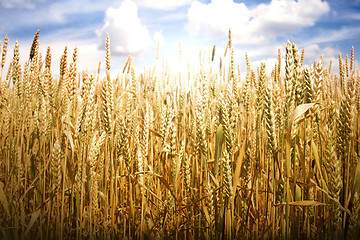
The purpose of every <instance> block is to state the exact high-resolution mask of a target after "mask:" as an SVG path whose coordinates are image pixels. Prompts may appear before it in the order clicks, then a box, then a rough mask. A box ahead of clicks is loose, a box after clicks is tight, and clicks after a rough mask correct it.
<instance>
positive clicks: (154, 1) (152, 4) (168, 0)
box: [136, 0, 193, 10]
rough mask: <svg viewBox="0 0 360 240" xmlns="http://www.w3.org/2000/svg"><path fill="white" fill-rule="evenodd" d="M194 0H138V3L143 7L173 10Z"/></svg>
mask: <svg viewBox="0 0 360 240" xmlns="http://www.w3.org/2000/svg"><path fill="white" fill-rule="evenodd" d="M192 1H193V0H137V1H136V3H137V4H138V5H139V6H141V7H147V8H154V9H161V10H173V9H175V8H178V7H182V6H186V5H190V3H191V2H192Z"/></svg>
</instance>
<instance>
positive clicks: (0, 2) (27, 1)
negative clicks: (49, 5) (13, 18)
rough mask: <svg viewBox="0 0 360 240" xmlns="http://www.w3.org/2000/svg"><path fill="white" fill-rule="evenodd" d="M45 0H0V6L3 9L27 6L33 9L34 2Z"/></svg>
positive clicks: (43, 0)
mask: <svg viewBox="0 0 360 240" xmlns="http://www.w3.org/2000/svg"><path fill="white" fill-rule="evenodd" d="M45 1H46V0H0V7H3V8H5V9H11V8H27V9H34V8H35V7H36V4H38V3H43V2H45Z"/></svg>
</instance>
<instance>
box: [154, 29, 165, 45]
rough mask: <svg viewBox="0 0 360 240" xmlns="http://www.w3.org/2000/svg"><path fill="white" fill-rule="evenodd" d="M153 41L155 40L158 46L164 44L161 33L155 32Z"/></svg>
mask: <svg viewBox="0 0 360 240" xmlns="http://www.w3.org/2000/svg"><path fill="white" fill-rule="evenodd" d="M154 40H155V41H156V42H158V43H159V45H160V46H161V45H163V44H164V42H165V40H164V37H163V34H162V32H156V33H155V34H154Z"/></svg>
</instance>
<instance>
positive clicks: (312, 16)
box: [0, 0, 360, 74]
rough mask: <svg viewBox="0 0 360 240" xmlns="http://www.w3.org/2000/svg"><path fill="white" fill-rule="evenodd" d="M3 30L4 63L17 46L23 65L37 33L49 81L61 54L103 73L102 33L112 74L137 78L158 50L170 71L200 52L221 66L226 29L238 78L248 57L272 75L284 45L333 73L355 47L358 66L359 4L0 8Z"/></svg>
mask: <svg viewBox="0 0 360 240" xmlns="http://www.w3.org/2000/svg"><path fill="white" fill-rule="evenodd" d="M0 22H1V24H0V41H1V42H2V43H3V39H4V37H5V35H8V37H9V53H8V55H7V63H9V62H10V60H11V57H12V48H13V46H14V45H15V41H19V44H20V62H25V61H26V60H27V59H28V56H29V52H30V47H31V43H32V40H33V37H34V34H35V32H36V30H37V29H40V37H39V42H40V52H41V53H42V54H43V56H45V53H46V48H47V46H50V47H51V53H52V59H53V63H52V71H53V73H54V74H58V72H59V62H60V57H61V54H62V52H63V51H64V48H65V46H67V47H68V51H69V53H70V54H71V53H72V51H73V49H74V48H75V47H77V49H78V69H79V70H88V71H89V72H92V71H95V70H96V69H97V67H98V64H99V61H101V62H102V66H104V62H105V60H104V58H105V36H106V34H107V33H108V34H109V36H110V45H111V57H112V58H111V73H112V74H118V73H119V72H120V71H122V69H123V67H124V64H125V62H126V59H127V57H128V56H129V55H131V56H133V57H134V59H135V65H136V71H138V72H139V71H142V70H143V68H147V67H151V66H153V65H154V63H155V62H156V48H157V46H159V53H160V60H159V61H162V62H163V63H164V62H168V65H169V66H170V68H171V67H173V68H176V66H178V65H179V64H191V63H192V62H199V58H200V50H201V53H202V56H203V58H204V59H205V58H206V57H205V56H207V58H209V55H210V52H211V50H212V47H213V45H214V44H215V45H216V59H217V60H218V59H219V58H220V56H222V57H223V56H224V50H225V47H226V43H227V39H228V31H229V28H231V32H232V42H233V46H234V49H235V50H234V55H235V61H236V63H237V64H239V66H240V68H241V70H243V69H245V68H246V64H245V52H247V53H248V55H249V57H250V60H251V62H252V63H253V64H254V65H255V66H256V65H260V63H261V62H265V63H267V65H266V66H267V69H270V70H271V69H272V68H273V66H274V64H275V62H276V60H277V54H278V49H279V48H280V49H281V52H282V54H283V56H284V54H285V43H286V42H287V40H290V41H293V42H295V44H296V45H297V46H298V48H299V51H301V50H302V49H305V63H306V64H311V63H312V62H313V61H314V60H318V59H319V58H320V56H321V54H323V55H324V65H325V66H328V65H329V63H330V61H333V66H334V67H333V69H336V67H337V61H338V60H337V58H338V53H341V54H342V57H343V59H345V55H346V54H349V55H350V51H351V47H352V46H354V48H355V59H356V62H355V63H356V64H357V65H359V62H360V61H359V60H360V51H358V50H357V49H360V0H102V1H95V0H0ZM180 48H181V57H180V56H179V55H180V54H179V52H180V51H179V49H180ZM206 54H207V55H206ZM357 67H359V66H357ZM336 70H337V69H336ZM334 71H335V70H334Z"/></svg>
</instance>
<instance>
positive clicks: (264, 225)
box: [0, 31, 360, 239]
mask: <svg viewBox="0 0 360 240" xmlns="http://www.w3.org/2000/svg"><path fill="white" fill-rule="evenodd" d="M7 45H8V37H7V36H6V37H5V39H4V41H3V42H2V44H1V45H0V49H2V51H1V53H2V58H1V75H0V136H1V137H0V156H1V161H0V238H1V239H358V238H359V237H360V196H359V194H360V164H359V160H358V155H359V148H360V146H359V140H360V135H359V134H360V122H359V120H360V73H359V70H357V69H356V68H355V64H354V48H352V49H351V55H350V58H349V57H348V56H347V55H346V59H345V61H344V60H342V56H341V55H340V54H339V70H338V71H337V70H336V71H334V70H331V63H330V67H329V68H324V66H323V64H324V62H323V57H322V56H319V59H315V61H314V63H313V64H312V65H310V66H307V65H304V64H303V63H304V56H306V52H305V53H304V51H302V53H301V54H300V53H299V50H298V48H297V47H296V45H295V44H294V43H292V42H287V43H286V44H285V47H284V49H279V59H278V62H277V64H275V66H265V64H264V63H263V64H261V66H260V67H258V68H256V67H253V66H251V62H250V59H249V57H248V56H247V55H246V56H244V57H245V60H246V67H247V71H246V73H245V74H244V73H240V71H239V66H238V64H237V63H235V61H234V47H233V46H232V41H231V32H229V40H228V43H227V47H226V51H225V53H220V54H215V53H216V50H217V49H216V47H215V46H214V48H213V51H212V52H209V54H208V57H207V58H206V57H201V56H200V57H199V67H197V68H195V69H194V68H191V66H189V67H188V72H185V73H179V72H170V71H169V70H168V69H167V68H163V70H159V69H158V68H156V67H155V66H154V68H150V69H148V70H144V72H142V73H135V70H134V59H133V58H132V57H130V56H129V58H128V59H127V62H126V64H125V66H124V68H123V69H120V70H119V72H120V73H119V75H118V76H116V77H113V76H111V74H110V66H111V64H110V38H109V36H108V35H107V38H106V56H105V66H106V75H104V76H106V77H101V76H102V75H101V73H100V70H94V72H86V71H81V70H78V69H77V49H76V48H75V49H74V50H73V53H72V54H71V53H69V52H68V51H70V50H69V49H67V47H65V49H64V52H63V55H62V57H61V63H60V66H53V65H51V62H52V60H51V49H50V47H48V50H47V52H46V55H45V57H43V56H42V54H41V53H40V52H39V31H38V32H37V33H36V34H35V37H34V40H33V44H32V46H31V49H30V54H29V58H28V59H27V60H26V61H24V63H23V62H20V60H19V43H18V42H16V44H15V47H14V53H13V58H12V60H11V62H9V63H6V61H5V59H6V54H7ZM281 52H284V53H285V56H286V57H285V66H281V62H282V60H281ZM8 54H9V53H8ZM179 54H181V53H179ZM215 56H217V57H218V56H220V57H221V59H220V66H219V65H218V64H216V66H215V64H213V63H214V58H215ZM312 61H313V60H312ZM58 67H60V75H59V76H58V77H56V76H54V75H53V74H52V71H53V69H55V68H58ZM99 69H100V67H99ZM267 69H273V70H272V72H271V74H270V75H269V74H266V73H267V71H266V70H267ZM333 72H337V74H334V73H333ZM183 82H188V86H186V87H185V86H184V84H181V83H183Z"/></svg>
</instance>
